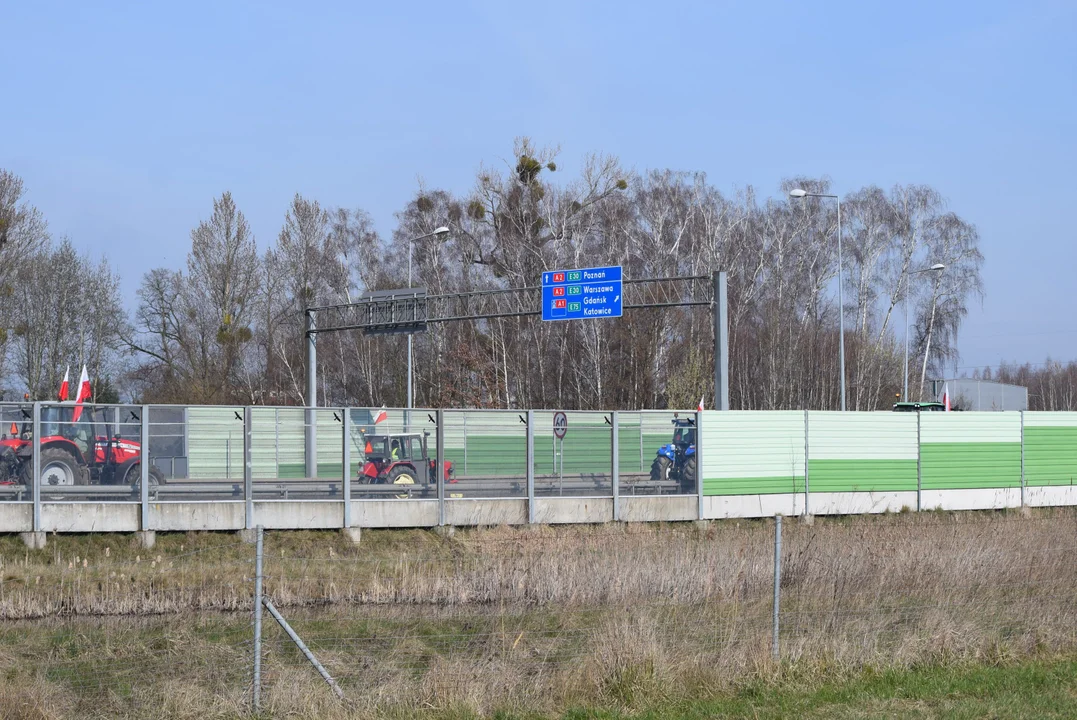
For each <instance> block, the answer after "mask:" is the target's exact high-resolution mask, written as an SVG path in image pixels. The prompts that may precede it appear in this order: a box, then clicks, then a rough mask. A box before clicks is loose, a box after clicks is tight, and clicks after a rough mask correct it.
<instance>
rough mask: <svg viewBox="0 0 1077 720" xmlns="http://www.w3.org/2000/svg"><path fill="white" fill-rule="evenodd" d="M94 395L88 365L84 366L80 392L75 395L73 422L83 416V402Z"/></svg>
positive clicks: (80, 378)
mask: <svg viewBox="0 0 1077 720" xmlns="http://www.w3.org/2000/svg"><path fill="white" fill-rule="evenodd" d="M92 395H93V392H92V391H91V390H90V375H89V373H87V372H86V366H85V365H83V366H82V376H81V377H79V394H78V395H77V396H76V397H75V412H74V413H72V415H71V422H78V421H79V418H80V417H81V416H82V403H84V402H85V401H87V400H89V399H90V397H91V396H92Z"/></svg>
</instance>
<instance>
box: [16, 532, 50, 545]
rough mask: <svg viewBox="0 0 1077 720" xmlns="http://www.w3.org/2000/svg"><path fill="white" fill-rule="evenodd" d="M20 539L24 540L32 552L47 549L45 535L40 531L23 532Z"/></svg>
mask: <svg viewBox="0 0 1077 720" xmlns="http://www.w3.org/2000/svg"><path fill="white" fill-rule="evenodd" d="M19 537H20V538H22V541H23V542H24V543H25V544H26V547H28V548H30V549H31V550H44V549H45V533H44V532H42V531H40V530H39V531H37V532H22V533H19Z"/></svg>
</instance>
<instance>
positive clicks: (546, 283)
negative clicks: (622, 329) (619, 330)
mask: <svg viewBox="0 0 1077 720" xmlns="http://www.w3.org/2000/svg"><path fill="white" fill-rule="evenodd" d="M623 303H624V295H623V294H622V292H621V267H620V266H619V265H614V266H611V267H599V268H582V269H579V270H553V271H551V272H544V273H542V319H543V320H587V319H592V318H604V317H607V318H608V317H621V312H622V306H623Z"/></svg>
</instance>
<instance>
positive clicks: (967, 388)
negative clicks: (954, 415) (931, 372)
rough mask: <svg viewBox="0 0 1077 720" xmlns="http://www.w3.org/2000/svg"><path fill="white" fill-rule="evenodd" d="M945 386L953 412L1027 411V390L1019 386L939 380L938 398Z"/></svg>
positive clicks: (969, 380)
mask: <svg viewBox="0 0 1077 720" xmlns="http://www.w3.org/2000/svg"><path fill="white" fill-rule="evenodd" d="M946 385H949V388H950V398H951V400H950V404H951V406H953V408H954V409H955V410H1028V388H1026V387H1022V386H1020V385H1005V384H1003V383H997V382H991V381H990V380H972V379H970V378H958V379H956V380H945V381H944V380H940V381H938V385H937V387H938V393H939V397H940V398H941V397H942V389H943V387H945V386H946Z"/></svg>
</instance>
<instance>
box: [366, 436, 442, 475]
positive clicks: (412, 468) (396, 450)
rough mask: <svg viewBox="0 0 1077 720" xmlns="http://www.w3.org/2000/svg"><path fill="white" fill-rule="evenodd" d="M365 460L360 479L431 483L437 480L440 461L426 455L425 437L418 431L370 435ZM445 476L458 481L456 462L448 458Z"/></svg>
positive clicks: (367, 439) (367, 440)
mask: <svg viewBox="0 0 1077 720" xmlns="http://www.w3.org/2000/svg"><path fill="white" fill-rule="evenodd" d="M363 454H364V455H365V461H364V462H363V467H362V469H360V470H359V482H364V483H387V484H391V485H432V484H436V483H437V473H436V469H437V461H436V460H435V459H433V458H431V457H430V456H429V455H427V452H426V436H425V435H420V434H419V433H401V434H399V435H368V436H367V438H366V447H365V448H364V453H363ZM445 477H446V478H448V480H449V482H450V483H454V482H456V477H455V471H454V469H453V464H452V463H451V462H450V461H448V460H446V461H445Z"/></svg>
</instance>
